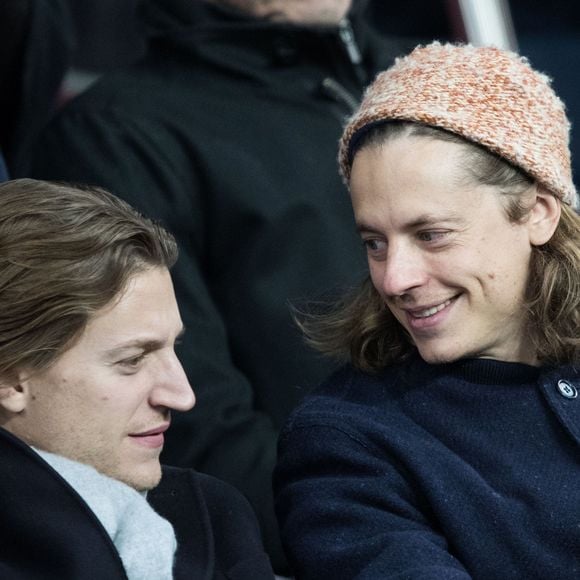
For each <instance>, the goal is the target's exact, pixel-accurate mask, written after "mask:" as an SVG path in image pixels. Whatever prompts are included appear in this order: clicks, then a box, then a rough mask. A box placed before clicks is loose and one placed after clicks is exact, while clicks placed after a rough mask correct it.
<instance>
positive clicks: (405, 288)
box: [381, 244, 427, 297]
mask: <svg viewBox="0 0 580 580" xmlns="http://www.w3.org/2000/svg"><path fill="white" fill-rule="evenodd" d="M383 264H384V270H383V273H382V280H381V289H382V292H383V293H384V295H385V296H387V297H396V296H403V295H405V294H406V293H407V292H409V291H410V290H412V289H413V288H416V287H418V286H421V285H423V284H424V283H425V282H426V280H427V273H426V269H425V264H424V258H423V256H422V255H421V252H420V251H419V250H418V249H416V248H413V246H412V245H411V244H391V245H390V246H389V249H388V252H387V258H386V260H385V261H384V263H383Z"/></svg>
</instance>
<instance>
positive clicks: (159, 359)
mask: <svg viewBox="0 0 580 580" xmlns="http://www.w3.org/2000/svg"><path fill="white" fill-rule="evenodd" d="M181 331H182V322H181V318H180V316H179V311H178V308H177V303H176V301H175V296H174V292H173V286H172V283H171V278H170V275H169V272H168V271H167V270H165V269H162V268H153V269H149V270H147V271H145V272H142V273H139V274H137V275H135V276H134V277H133V278H132V279H131V280H130V282H129V284H128V286H127V289H126V290H125V292H124V293H122V295H121V297H120V299H119V300H118V301H116V302H114V303H112V304H110V305H109V306H107V307H105V308H104V309H102V310H101V311H100V312H98V313H97V314H96V315H95V316H94V317H93V318H92V319H91V320H90V321H89V324H88V325H87V327H86V329H85V330H84V332H83V334H82V335H81V337H80V339H79V340H78V341H77V342H76V343H75V344H74V345H73V346H72V347H71V348H70V349H69V350H67V351H66V352H65V353H64V354H63V355H62V356H61V357H60V358H59V359H58V360H57V361H56V363H55V364H54V365H52V366H51V367H50V368H49V369H48V370H45V371H42V372H40V373H36V374H32V375H31V376H30V377H29V378H28V379H27V380H26V381H25V384H24V386H25V388H27V389H28V402H27V406H26V408H25V410H24V411H23V412H22V413H20V414H19V416H18V417H17V418H16V420H14V421H13V422H12V423H11V424H10V425H9V426H7V428H8V429H9V430H10V431H12V432H13V433H15V434H16V435H17V436H19V437H20V438H22V439H23V440H25V441H26V442H27V443H29V444H31V445H34V446H36V447H38V448H41V449H44V450H46V451H51V452H53V453H57V454H60V455H63V456H65V457H68V458H70V459H74V460H77V461H80V462H83V463H87V464H89V465H92V466H94V467H95V468H96V469H97V470H98V471H100V472H101V473H104V474H105V475H108V476H110V477H113V478H115V479H118V480H121V481H123V482H125V483H127V484H128V485H130V486H132V487H134V488H136V489H139V490H142V489H150V488H152V487H155V485H157V483H158V482H159V479H160V476H161V471H160V464H159V454H160V453H161V450H162V447H163V438H164V436H163V432H164V431H165V430H166V429H167V427H168V426H169V421H170V410H171V409H176V410H181V411H184V410H188V409H190V408H191V407H192V406H193V404H194V401H195V399H194V395H193V391H192V390H191V387H190V386H189V383H188V381H187V378H186V376H185V373H184V371H183V369H182V367H181V364H180V363H179V361H178V360H177V358H176V356H175V353H174V350H173V347H174V343H175V340H176V339H177V337H178V336H179V334H180V333H181Z"/></svg>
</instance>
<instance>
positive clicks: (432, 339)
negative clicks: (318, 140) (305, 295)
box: [275, 43, 580, 580]
mask: <svg viewBox="0 0 580 580" xmlns="http://www.w3.org/2000/svg"><path fill="white" fill-rule="evenodd" d="M569 131H570V124H569V122H568V119H567V117H566V113H565V108H564V105H563V103H562V102H561V100H560V99H559V98H558V97H557V96H556V94H555V93H554V91H553V90H552V88H551V86H550V81H549V79H548V78H547V77H546V76H545V75H543V74H541V73H539V72H537V71H535V70H534V69H533V68H532V67H531V66H530V64H529V63H528V62H527V61H526V60H525V59H523V58H521V57H519V56H518V55H516V54H513V53H510V52H507V51H502V50H499V49H497V48H493V47H483V48H476V47H473V46H470V45H450V44H449V45H441V44H439V43H433V44H430V45H428V46H420V47H417V48H416V49H415V50H414V51H413V52H412V53H411V54H409V55H408V56H406V57H404V58H401V59H398V60H397V61H396V63H395V64H394V65H393V66H392V67H391V68H390V69H388V70H387V71H385V72H383V73H381V74H380V75H379V76H378V77H377V79H376V80H375V81H374V82H373V84H372V85H371V86H370V87H369V88H368V89H367V92H366V94H365V97H364V99H363V102H362V104H361V106H360V108H359V109H358V111H357V112H356V113H355V115H354V116H353V117H352V118H351V120H350V122H349V123H348V125H347V127H346V129H345V131H344V133H343V137H342V140H341V143H340V155H339V160H340V169H341V174H342V176H343V178H344V180H345V182H346V183H347V185H348V187H349V190H350V196H351V202H352V205H353V209H354V213H355V218H356V222H357V226H358V230H359V233H360V236H361V238H362V242H363V245H364V246H365V248H366V251H367V259H368V265H369V277H368V279H367V280H366V281H365V282H364V284H363V285H362V287H361V288H360V289H359V290H358V291H356V292H355V293H354V294H353V295H351V296H348V297H347V298H345V299H344V300H342V301H341V302H340V303H339V304H337V305H335V307H334V308H333V309H331V310H330V311H329V312H325V313H324V314H323V315H320V316H310V317H307V318H306V319H305V320H303V321H302V324H303V326H304V328H305V330H306V333H307V335H308V337H309V340H310V341H311V343H312V344H313V345H314V346H316V347H317V348H318V349H319V350H321V351H322V352H325V353H327V354H331V355H335V356H340V357H342V358H345V359H347V360H348V361H349V364H347V365H346V366H344V367H343V368H342V369H341V370H339V371H338V372H337V373H335V374H334V375H333V376H332V377H330V378H329V379H328V380H327V381H326V382H325V383H324V384H323V385H322V386H321V387H320V388H319V389H318V390H317V391H316V392H314V393H313V394H311V395H310V396H309V397H307V398H306V399H305V400H304V402H303V403H302V404H301V405H300V407H299V408H298V409H297V410H296V411H295V412H294V413H293V415H292V416H291V418H290V420H289V421H288V423H287V424H286V427H285V428H284V430H283V432H282V436H281V439H280V448H279V450H280V453H279V460H278V466H277V469H276V473H275V494H276V508H277V513H278V517H279V521H280V526H281V533H282V539H283V543H284V545H285V548H286V550H287V554H288V556H289V559H290V561H291V564H292V566H293V567H294V571H295V573H296V576H297V577H298V578H301V579H309V578H312V579H316V580H321V579H322V580H323V579H325V578H328V579H333V580H335V579H337V578H339V579H349V578H357V579H372V580H375V579H378V578H405V579H419V578H420V579H421V580H426V579H432V580H441V579H446V580H448V579H457V580H459V579H462V580H463V579H468V578H480V579H485V580H489V579H491V578H502V579H507V578H513V579H516V578H518V579H521V578H526V579H532V578H537V579H538V580H539V579H546V578H550V579H551V580H552V579H564V578H571V577H575V576H577V575H578V574H579V573H580V550H579V549H578V546H580V486H578V480H579V479H580V459H579V457H580V453H579V452H580V397H579V391H580V338H579V334H580V308H579V301H580V218H579V216H578V214H577V213H576V210H575V208H578V195H577V192H576V189H575V187H574V184H573V182H572V176H571V170H570V152H569V147H568V142H569Z"/></svg>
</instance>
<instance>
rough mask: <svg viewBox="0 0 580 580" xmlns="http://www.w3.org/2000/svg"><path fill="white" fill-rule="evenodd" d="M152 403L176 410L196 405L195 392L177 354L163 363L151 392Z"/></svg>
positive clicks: (187, 408)
mask: <svg viewBox="0 0 580 580" xmlns="http://www.w3.org/2000/svg"><path fill="white" fill-rule="evenodd" d="M151 405H152V406H155V407H157V406H159V407H166V408H168V409H172V410H175V411H189V409H191V408H192V407H193V406H194V405H195V393H194V392H193V389H192V387H191V385H190V384H189V380H188V379H187V376H186V374H185V371H184V370H183V367H182V366H181V363H180V362H179V359H178V358H177V356H176V355H175V354H172V355H171V356H170V357H169V360H167V361H165V363H164V364H163V368H162V369H161V371H160V377H159V380H158V384H157V385H156V386H155V388H154V389H153V391H152V392H151Z"/></svg>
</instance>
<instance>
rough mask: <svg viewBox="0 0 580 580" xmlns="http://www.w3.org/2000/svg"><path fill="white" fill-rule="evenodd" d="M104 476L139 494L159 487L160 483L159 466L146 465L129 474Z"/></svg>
mask: <svg viewBox="0 0 580 580" xmlns="http://www.w3.org/2000/svg"><path fill="white" fill-rule="evenodd" d="M106 475H109V477H112V478H113V479H118V480H119V481H122V482H123V483H125V484H127V485H128V486H129V487H132V488H133V489H135V490H137V491H139V492H144V491H149V490H150V489H153V488H154V487H157V486H158V485H159V482H160V481H161V465H160V464H157V465H156V466H150V465H148V466H147V467H146V468H145V467H141V468H135V470H133V471H130V472H129V471H125V472H123V473H117V474H106Z"/></svg>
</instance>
